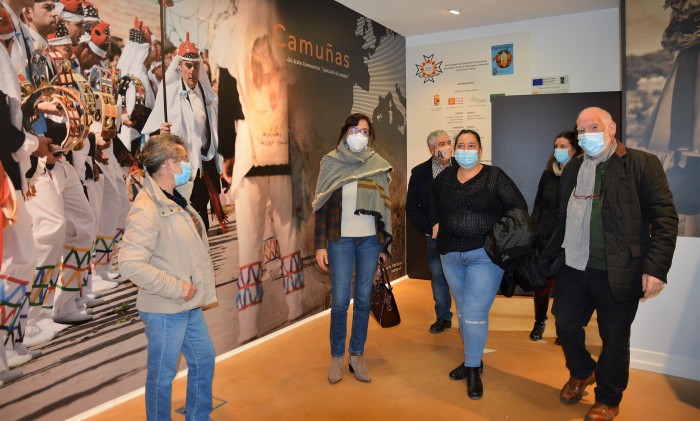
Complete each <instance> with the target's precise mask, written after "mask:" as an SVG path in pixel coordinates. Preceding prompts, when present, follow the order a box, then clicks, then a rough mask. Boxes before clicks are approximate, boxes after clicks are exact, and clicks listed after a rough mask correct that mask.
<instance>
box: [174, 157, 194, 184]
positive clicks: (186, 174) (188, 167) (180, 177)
mask: <svg viewBox="0 0 700 421" xmlns="http://www.w3.org/2000/svg"><path fill="white" fill-rule="evenodd" d="M180 168H182V172H181V173H180V174H175V173H173V175H174V176H175V186H181V185H183V184H185V183H187V182H188V181H190V176H191V175H192V164H190V163H189V162H180Z"/></svg>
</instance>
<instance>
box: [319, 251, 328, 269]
mask: <svg viewBox="0 0 700 421" xmlns="http://www.w3.org/2000/svg"><path fill="white" fill-rule="evenodd" d="M316 263H318V266H319V267H320V268H321V269H323V270H325V271H328V250H326V249H318V250H316Z"/></svg>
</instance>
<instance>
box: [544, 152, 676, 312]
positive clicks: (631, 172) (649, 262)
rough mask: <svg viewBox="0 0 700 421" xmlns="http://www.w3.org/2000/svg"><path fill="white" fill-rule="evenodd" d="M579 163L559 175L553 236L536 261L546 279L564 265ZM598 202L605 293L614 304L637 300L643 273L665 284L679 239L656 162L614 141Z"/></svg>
mask: <svg viewBox="0 0 700 421" xmlns="http://www.w3.org/2000/svg"><path fill="white" fill-rule="evenodd" d="M582 163H583V158H582V157H577V158H573V159H572V161H571V162H570V163H569V164H568V165H567V166H566V167H565V168H564V172H563V173H562V176H561V183H560V190H559V197H560V201H559V207H558V210H557V217H556V222H555V225H554V232H553V233H552V238H551V239H550V241H549V243H548V244H547V247H546V248H545V250H544V251H543V252H542V255H541V256H540V262H539V267H540V269H541V270H542V273H543V274H544V275H546V276H554V275H555V274H556V272H557V271H558V270H559V269H560V268H561V267H562V266H563V265H564V263H565V255H564V249H563V248H562V247H561V245H562V242H563V241H564V231H565V227H566V209H567V205H568V202H569V197H570V196H571V192H572V191H573V189H574V186H575V185H576V179H577V176H578V171H579V169H580V168H581V164H582ZM601 200H602V213H603V227H604V233H605V257H606V260H607V272H608V282H609V283H610V290H611V291H612V294H613V297H614V298H615V300H616V301H618V302H624V301H631V300H637V299H639V298H641V297H642V296H643V295H644V293H643V291H642V274H648V275H651V276H654V277H656V278H659V279H661V280H662V281H664V282H666V276H667V274H668V271H669V269H670V268H671V261H672V260H673V252H674V250H675V248H676V237H677V236H678V214H677V213H676V208H675V207H674V205H673V196H672V195H671V191H670V190H669V188H668V182H667V181H666V175H665V174H664V170H663V168H662V166H661V163H660V162H659V159H658V158H657V157H656V156H654V155H651V154H649V153H646V152H642V151H638V150H635V149H627V148H625V146H624V145H623V144H622V143H620V142H618V144H617V149H616V151H615V154H614V155H613V156H612V157H610V163H609V164H608V168H607V170H606V172H605V177H604V178H603V182H602V187H601Z"/></svg>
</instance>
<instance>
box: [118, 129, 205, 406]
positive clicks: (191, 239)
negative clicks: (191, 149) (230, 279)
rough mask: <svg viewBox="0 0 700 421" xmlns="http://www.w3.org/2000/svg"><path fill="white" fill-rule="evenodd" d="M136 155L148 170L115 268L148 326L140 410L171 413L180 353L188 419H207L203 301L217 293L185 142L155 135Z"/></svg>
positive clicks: (171, 137)
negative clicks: (192, 198) (193, 201)
mask: <svg viewBox="0 0 700 421" xmlns="http://www.w3.org/2000/svg"><path fill="white" fill-rule="evenodd" d="M141 161H142V163H143V165H144V167H145V168H146V171H147V174H146V176H145V178H144V184H143V189H142V190H141V191H140V192H139V194H138V195H137V196H136V199H135V200H134V203H133V205H132V207H131V210H130V211H129V215H128V217H127V221H126V230H125V232H124V237H123V240H122V245H121V251H120V252H119V272H120V273H121V274H122V276H124V278H125V279H129V280H131V281H132V282H133V283H134V284H136V285H137V286H138V287H139V292H138V296H137V299H136V307H137V309H138V310H139V314H140V316H141V320H143V321H144V323H145V324H146V337H147V338H148V361H147V367H148V372H147V375H146V415H147V417H148V419H149V420H164V419H170V414H171V389H172V381H173V379H174V378H175V374H176V372H177V366H178V359H179V357H180V353H183V354H184V356H185V360H186V361H187V366H188V369H189V372H188V379H187V401H186V404H185V409H186V413H187V416H186V419H187V420H200V419H202V420H208V419H209V413H210V412H211V410H212V380H213V376H214V356H215V353H214V346H213V345H212V342H211V339H210V337H209V332H208V330H207V326H206V324H205V322H204V317H203V315H202V307H205V306H208V305H210V304H213V303H215V302H216V291H215V282H214V268H213V266H212V263H211V258H210V256H209V251H208V249H209V244H208V242H207V236H206V232H205V231H204V223H203V222H202V219H201V218H200V216H199V215H198V213H197V212H196V211H195V210H194V209H193V208H192V207H191V206H190V205H189V203H188V202H187V199H186V197H189V192H187V191H186V190H187V189H188V187H189V188H191V186H192V183H191V182H190V172H191V167H190V164H189V163H188V161H187V149H186V145H185V143H184V142H183V141H182V139H180V138H179V137H178V136H175V135H171V134H162V135H157V136H153V137H151V138H150V139H149V140H148V142H146V144H145V145H144V147H143V151H142V154H141ZM176 187H178V188H177V189H176ZM181 192H183V193H185V195H184V196H183V194H181Z"/></svg>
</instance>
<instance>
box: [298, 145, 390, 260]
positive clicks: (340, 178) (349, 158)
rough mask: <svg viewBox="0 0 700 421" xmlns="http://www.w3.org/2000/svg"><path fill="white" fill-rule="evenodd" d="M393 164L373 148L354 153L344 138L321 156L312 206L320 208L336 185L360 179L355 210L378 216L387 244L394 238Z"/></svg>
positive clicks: (316, 208)
mask: <svg viewBox="0 0 700 421" xmlns="http://www.w3.org/2000/svg"><path fill="white" fill-rule="evenodd" d="M391 170H392V168H391V165H390V164H389V163H388V162H387V161H386V160H385V159H384V158H382V157H381V156H379V154H378V153H376V152H375V151H374V150H373V149H372V148H369V147H368V148H366V149H365V150H364V151H362V152H360V153H353V152H352V151H350V149H349V148H348V145H347V144H346V143H345V142H343V143H341V144H340V145H339V146H338V147H337V148H336V149H335V150H333V151H331V152H329V153H328V154H326V156H324V157H323V158H322V159H321V171H320V173H319V175H318V182H317V183H316V195H315V199H314V201H313V203H312V206H313V210H314V212H316V211H317V210H319V209H320V208H321V207H322V206H323V205H324V204H325V203H326V202H327V201H328V199H329V198H330V197H331V194H332V193H333V192H334V191H336V190H337V189H339V188H341V187H343V186H344V185H346V184H348V183H352V182H354V181H357V182H358V183H357V210H356V211H355V213H356V214H358V215H359V214H365V215H373V216H375V218H376V219H375V220H376V221H377V223H378V228H379V229H380V231H382V232H383V233H384V236H385V246H386V245H388V244H389V242H390V241H391V237H392V235H391V232H392V224H391V200H390V198H391V197H390V193H389V182H390V181H391V177H390V176H389V172H390V171H391Z"/></svg>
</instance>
